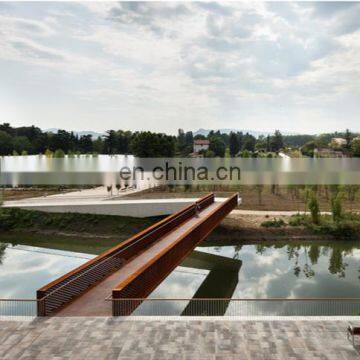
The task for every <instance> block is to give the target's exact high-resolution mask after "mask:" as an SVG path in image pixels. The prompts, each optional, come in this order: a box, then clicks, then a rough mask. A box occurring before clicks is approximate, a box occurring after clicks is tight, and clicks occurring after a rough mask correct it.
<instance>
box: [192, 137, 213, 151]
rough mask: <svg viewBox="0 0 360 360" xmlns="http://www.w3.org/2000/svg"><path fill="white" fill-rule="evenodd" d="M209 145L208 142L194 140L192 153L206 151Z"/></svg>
mask: <svg viewBox="0 0 360 360" xmlns="http://www.w3.org/2000/svg"><path fill="white" fill-rule="evenodd" d="M209 145H210V141H209V140H200V139H199V140H194V153H198V152H200V151H201V150H205V151H206V150H208V149H209Z"/></svg>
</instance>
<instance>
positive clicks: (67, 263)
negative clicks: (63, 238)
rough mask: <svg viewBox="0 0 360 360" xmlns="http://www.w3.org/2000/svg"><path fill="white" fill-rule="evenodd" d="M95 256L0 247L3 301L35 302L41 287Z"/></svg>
mask: <svg viewBox="0 0 360 360" xmlns="http://www.w3.org/2000/svg"><path fill="white" fill-rule="evenodd" d="M92 257H93V255H84V254H76V253H73V252H66V251H56V250H52V249H45V248H38V247H32V246H23V245H15V246H13V245H11V244H4V243H0V299H1V298H4V299H13V298H35V292H36V290H37V289H38V288H40V287H41V286H42V285H44V284H46V283H48V282H50V281H52V280H55V279H56V278H57V277H59V276H60V275H63V274H65V273H66V272H68V271H70V270H72V269H74V268H75V267H77V266H79V265H81V264H83V263H84V262H86V261H88V259H89V258H92Z"/></svg>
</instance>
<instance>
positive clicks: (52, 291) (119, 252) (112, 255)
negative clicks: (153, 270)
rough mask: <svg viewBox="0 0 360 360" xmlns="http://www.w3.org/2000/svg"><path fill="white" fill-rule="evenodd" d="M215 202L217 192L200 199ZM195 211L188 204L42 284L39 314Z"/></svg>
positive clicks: (97, 279) (80, 290)
mask: <svg viewBox="0 0 360 360" xmlns="http://www.w3.org/2000/svg"><path fill="white" fill-rule="evenodd" d="M212 202H214V194H209V195H207V196H205V197H203V198H202V199H200V200H199V201H198V204H199V206H200V208H201V209H203V208H205V207H207V206H209V205H210V203H212ZM195 213H196V204H192V205H189V206H188V207H186V208H184V209H182V210H180V211H179V212H177V213H175V214H173V215H170V216H168V217H167V218H165V219H163V220H161V221H159V222H158V223H156V224H154V225H152V226H150V227H149V228H147V229H145V230H144V231H142V232H140V233H139V234H137V235H135V236H133V237H131V238H130V239H128V240H126V241H124V242H122V243H121V244H120V245H118V246H115V247H113V248H111V249H110V250H108V251H106V252H104V253H103V254H101V255H99V256H97V257H96V258H94V259H92V260H90V261H88V262H86V263H85V264H83V265H81V266H80V267H78V268H76V269H75V270H72V271H71V272H69V273H67V274H65V275H63V276H62V277H60V278H58V279H57V280H55V281H53V282H51V283H49V284H48V285H46V286H44V287H42V288H41V289H39V290H38V291H37V299H38V300H39V302H38V315H39V316H47V315H50V314H52V313H53V312H55V311H57V310H58V309H60V308H61V307H63V306H64V305H65V304H67V303H68V302H70V301H71V300H73V299H74V298H76V297H78V296H80V295H81V294H82V293H83V292H84V291H86V290H87V289H89V288H90V287H92V286H94V285H95V284H97V283H98V282H100V281H101V280H103V279H104V278H105V277H107V276H109V275H110V274H112V273H113V272H114V271H116V270H118V269H120V268H121V266H123V264H124V263H125V262H126V261H127V260H128V259H130V258H131V257H132V256H134V255H135V254H137V253H139V251H141V250H143V249H144V248H146V247H148V246H150V245H151V244H152V243H154V242H155V241H156V240H157V239H159V238H160V237H162V236H164V235H165V234H166V233H168V232H169V231H171V230H172V229H174V228H175V227H177V226H179V225H180V224H181V223H183V222H184V221H186V220H187V219H188V218H190V217H192V216H194V215H195Z"/></svg>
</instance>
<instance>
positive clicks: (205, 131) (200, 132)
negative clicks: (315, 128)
mask: <svg viewBox="0 0 360 360" xmlns="http://www.w3.org/2000/svg"><path fill="white" fill-rule="evenodd" d="M218 130H219V131H220V132H221V133H222V134H230V133H231V132H238V131H242V132H243V133H244V134H246V133H249V134H250V135H253V136H255V137H256V138H257V137H259V136H260V135H263V136H268V135H272V134H273V133H274V132H269V131H256V130H247V129H217V130H214V131H218ZM210 131H211V129H199V130H197V131H194V136H195V135H204V136H207V135H208V134H209V132H210ZM281 133H282V134H283V135H296V134H295V133H290V132H283V131H281Z"/></svg>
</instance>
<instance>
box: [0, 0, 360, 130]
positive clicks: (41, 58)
mask: <svg viewBox="0 0 360 360" xmlns="http://www.w3.org/2000/svg"><path fill="white" fill-rule="evenodd" d="M359 19H360V3H350V2H343V3H336V2H332V3H324V2H318V3H284V2H282V3H274V2H272V3H256V4H254V3H233V2H232V3H223V2H221V3H215V2H212V3H205V2H201V3H200V2H198V3H180V2H176V3H175V2H171V3H159V2H141V3H140V2H131V3H129V2H123V3H114V2H113V3H69V2H67V3H59V2H58V3H29V2H27V3H0V123H2V122H10V123H11V124H12V125H13V126H21V125H31V124H35V125H37V126H39V127H41V128H43V129H46V128H51V127H57V128H65V129H68V130H95V131H104V130H106V129H110V128H114V129H120V128H121V129H129V130H153V131H162V132H168V133H175V132H176V131H177V129H178V128H179V127H181V128H184V129H186V130H196V129H198V128H200V127H203V128H236V129H253V130H263V131H273V130H274V129H281V130H283V131H290V132H302V133H304V132H306V133H316V132H324V131H331V130H343V129H345V128H350V129H352V130H354V131H360V111H359V110H360V53H359V50H360V21H359Z"/></svg>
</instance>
